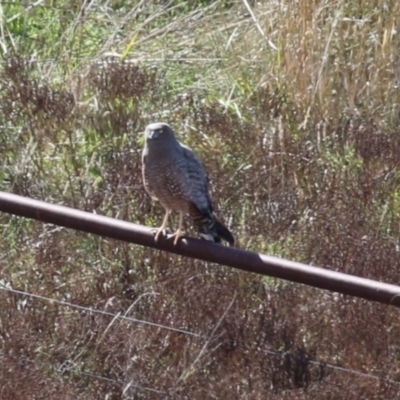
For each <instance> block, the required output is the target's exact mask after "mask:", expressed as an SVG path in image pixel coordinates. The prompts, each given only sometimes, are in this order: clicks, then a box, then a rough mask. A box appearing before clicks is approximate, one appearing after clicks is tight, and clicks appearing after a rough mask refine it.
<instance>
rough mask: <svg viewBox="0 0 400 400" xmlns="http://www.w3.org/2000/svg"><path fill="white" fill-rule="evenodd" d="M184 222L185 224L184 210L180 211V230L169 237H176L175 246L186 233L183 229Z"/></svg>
mask: <svg viewBox="0 0 400 400" xmlns="http://www.w3.org/2000/svg"><path fill="white" fill-rule="evenodd" d="M182 224H183V212H181V211H180V212H179V225H178V230H177V231H176V232H175V233H174V234H172V235H171V236H169V237H168V239H172V238H174V246H176V244H177V243H178V240H179V238H181V237H182V236H184V234H185V233H184V232H183V230H182Z"/></svg>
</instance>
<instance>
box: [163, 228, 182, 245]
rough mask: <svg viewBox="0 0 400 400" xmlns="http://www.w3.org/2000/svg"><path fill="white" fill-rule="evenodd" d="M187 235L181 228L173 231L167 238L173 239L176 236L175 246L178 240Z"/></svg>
mask: <svg viewBox="0 0 400 400" xmlns="http://www.w3.org/2000/svg"><path fill="white" fill-rule="evenodd" d="M183 236H185V232H183V231H181V230H180V229H178V230H177V231H176V232H175V233H173V234H172V235H167V239H172V238H174V246H176V244H177V243H178V240H179V239H180V238H181V237H183Z"/></svg>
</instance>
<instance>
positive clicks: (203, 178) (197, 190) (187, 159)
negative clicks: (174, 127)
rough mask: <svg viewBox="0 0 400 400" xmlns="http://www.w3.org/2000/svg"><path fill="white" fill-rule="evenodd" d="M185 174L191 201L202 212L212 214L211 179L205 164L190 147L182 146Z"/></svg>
mask: <svg viewBox="0 0 400 400" xmlns="http://www.w3.org/2000/svg"><path fill="white" fill-rule="evenodd" d="M181 149H182V156H183V158H184V164H185V173H186V176H187V181H188V184H189V186H190V201H191V202H192V203H193V204H194V205H195V206H196V207H197V208H198V209H199V211H201V212H212V205H211V200H210V197H209V194H208V185H209V179H208V175H207V172H206V170H205V169H204V167H203V164H202V163H201V161H200V160H199V158H198V157H197V156H196V154H195V153H194V152H193V150H192V149H190V148H189V147H187V146H185V145H183V144H181Z"/></svg>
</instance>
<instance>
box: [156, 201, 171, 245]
mask: <svg viewBox="0 0 400 400" xmlns="http://www.w3.org/2000/svg"><path fill="white" fill-rule="evenodd" d="M170 213H171V210H168V209H166V210H165V216H164V219H163V222H162V224H161V226H160V227H159V228H158V229H157V232H156V236H155V238H154V239H155V241H156V242H157V240H158V238H159V237H160V234H161V233H163V234H164V231H165V228H166V227H167V223H168V217H169V214H170Z"/></svg>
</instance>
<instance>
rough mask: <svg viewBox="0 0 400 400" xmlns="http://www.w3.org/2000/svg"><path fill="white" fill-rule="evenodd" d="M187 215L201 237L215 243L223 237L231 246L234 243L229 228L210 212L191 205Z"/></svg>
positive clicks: (219, 241)
mask: <svg viewBox="0 0 400 400" xmlns="http://www.w3.org/2000/svg"><path fill="white" fill-rule="evenodd" d="M189 215H190V217H191V218H192V220H193V222H194V223H195V225H196V226H197V229H198V230H199V232H200V236H201V237H202V238H203V239H205V240H211V241H213V242H215V243H221V239H224V240H226V241H227V242H228V243H229V244H230V245H231V246H232V245H233V244H234V243H235V239H234V238H233V236H232V234H231V232H230V231H229V229H228V228H227V227H226V226H225V225H224V224H223V223H222V222H221V221H219V220H218V219H217V218H216V217H215V216H214V215H213V213H212V212H210V211H206V212H201V211H200V210H199V209H198V208H197V207H193V208H192V209H191V210H190V213H189Z"/></svg>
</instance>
